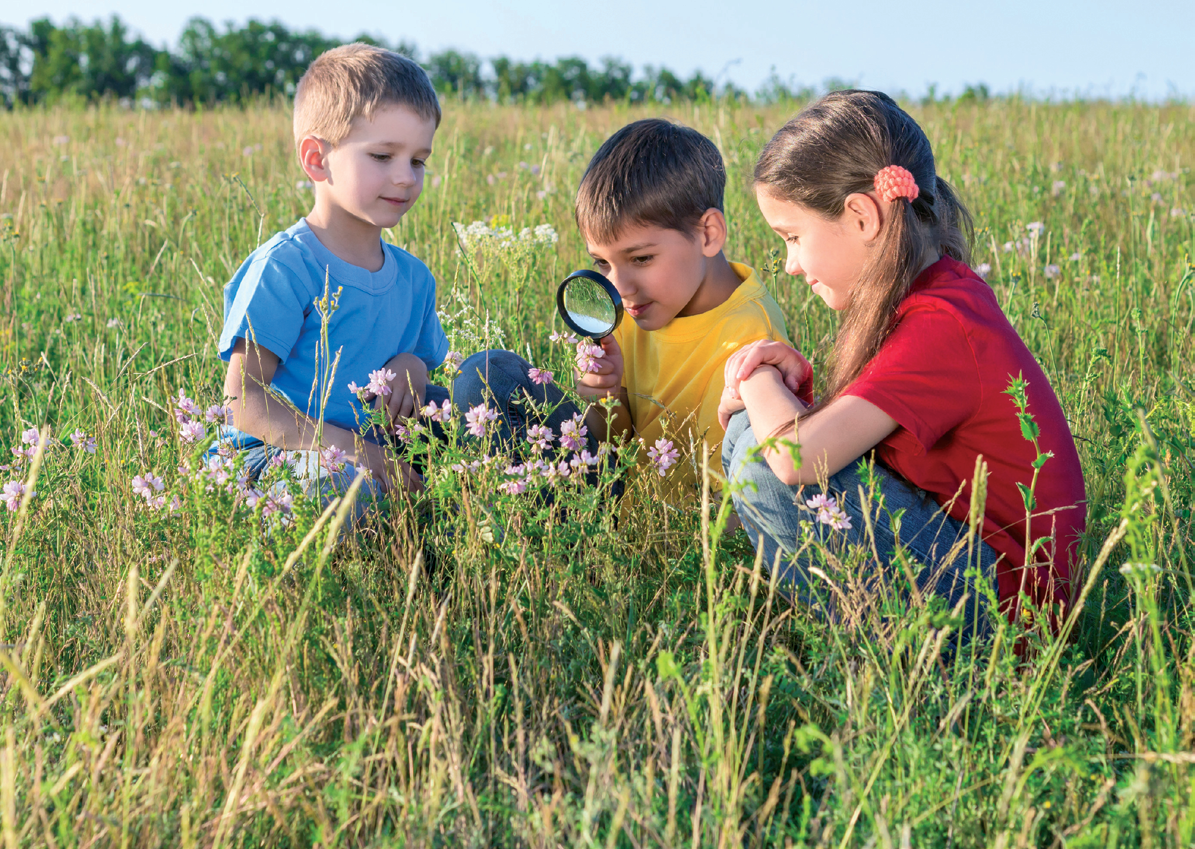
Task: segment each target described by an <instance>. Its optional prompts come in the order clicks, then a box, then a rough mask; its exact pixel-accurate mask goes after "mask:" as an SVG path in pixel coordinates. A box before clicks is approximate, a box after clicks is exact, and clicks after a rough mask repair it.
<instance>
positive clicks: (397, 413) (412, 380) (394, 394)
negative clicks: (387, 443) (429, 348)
mask: <svg viewBox="0 0 1195 849" xmlns="http://www.w3.org/2000/svg"><path fill="white" fill-rule="evenodd" d="M386 368H388V369H390V370H391V371H393V372H396V373H397V374H398V377H396V378H395V379H394V380H393V381H391V383H390V394H389V395H385V396H379V397H378V398H376V399H375V400H374V404H375V406H376V408H377V409H384V410H385V412H386V421H387V423H388V424H389V426H390V427H391V428H393V427H394V425H395V424H396V423H397V422H398V421H399V420H400V419H406V418H410V417H411V416H414V415H415V414H416V413H418V412H419V410H420V409H421V408H422V407H423V394H424V391H425V390H426V389H427V366H426V365H424V363H423V360H421V359H419V358H418V357H416V356H415V355H414V354H398V355H397V356H395V357H392V358H391V359H390V361H389V362H388V363H386ZM382 405H385V406H384V407H383V406H382Z"/></svg>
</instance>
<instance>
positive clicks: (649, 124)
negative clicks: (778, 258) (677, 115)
mask: <svg viewBox="0 0 1195 849" xmlns="http://www.w3.org/2000/svg"><path fill="white" fill-rule="evenodd" d="M725 186H726V169H725V167H724V166H723V164H722V156H721V155H720V154H719V153H718V149H717V148H716V147H714V145H713V143H712V142H711V141H710V140H709V139H707V138H706V137H705V136H703V135H701V134H700V133H698V132H697V131H696V130H693V129H690V128H689V127H683V126H679V125H677V124H672V123H670V122H668V121H664V120H659V119H649V120H644V121H636V122H634V123H633V124H628V125H627V126H625V127H623V128H622V129H621V130H619V131H618V132H616V133H615V134H614V135H613V136H611V137H610V138H609V139H607V140H606V142H605V143H604V144H603V145H602V146H601V147H600V148H599V149H598V152H597V153H596V154H595V155H594V157H593V159H592V160H591V161H590V163H589V167H588V168H587V169H586V171H585V176H584V177H583V178H582V179H581V186H580V188H579V190H578V192H577V202H576V218H577V226H578V227H579V228H580V229H581V233H582V235H583V236H584V237H585V242H586V247H587V249H588V250H589V253H590V255H591V256H592V257H593V259H594V263H595V267H596V268H597V270H598V271H600V272H601V273H602V274H604V275H605V276H606V277H608V278H609V279H610V281H611V282H612V283H613V284H614V287H615V288H616V289H617V290H618V293H619V295H621V296H622V301H623V307H624V308H625V310H626V313H627V315H628V316H630V318H632V319H633V321H630V322H628V321H624V322H623V323H622V325H621V326H620V327H619V329H618V330H617V331H616V332H615V333H614V335H613V336H608V337H606V338H605V339H603V340H602V341H601V345H602V349H603V353H604V356H603V357H601V358H598V359H596V360H595V361H594V363H593V364H592V365H590V366H589V367H590V371H588V372H585V373H579V374H578V377H577V391H578V393H579V394H581V395H582V396H585V397H588V398H592V399H595V400H596V399H599V398H604V397H608V396H610V397H617V398H618V400H619V403H618V404H617V405H616V406H615V407H614V408H613V409H612V410H611V413H610V415H611V418H610V420H609V421H607V419H606V412H605V410H604V409H602V408H601V407H599V406H597V405H594V406H593V407H591V408H590V411H589V413H588V414H587V417H586V424H587V425H588V427H589V432H590V433H591V434H596V435H600V436H606V435H609V436H610V437H612V438H616V439H617V438H622V437H625V435H627V434H628V433H630V434H633V435H634V436H636V437H639V438H641V439H642V440H643V441H644V443H645V445H646V447H647V448H655V449H656V450H655V452H652V453H653V454H654V455H655V456H659V453H660V452H661V451H664V452H666V453H670V452H668V448H669V446H667V445H665V444H664V442H663V440H666V439H667V440H671V441H672V443H673V447H674V448H675V449H676V450H678V451H680V452H684V453H687V452H688V449H689V447H690V446H693V447H694V448H698V449H700V446H701V444H702V440H705V442H706V444H708V446H709V448H710V449H711V450H712V452H713V453H712V455H711V457H710V465H711V467H712V468H714V469H719V468H721V465H720V464H721V444H722V437H723V435H724V432H723V430H722V427H721V426H720V425H719V424H718V415H717V413H718V402H719V399H720V398H721V395H722V389H723V386H724V378H723V366H724V365H725V363H726V360H727V358H728V357H729V356H730V355H731V354H732V353H734V351H736V350H738V349H739V348H741V347H742V346H744V345H746V344H748V343H750V342H754V341H756V340H758V339H774V340H777V341H781V342H785V343H787V342H788V341H789V340H788V335H787V334H786V332H785V329H784V318H783V316H782V315H781V313H780V307H779V305H778V304H777V303H776V301H775V300H774V299H773V298H772V296H771V295H770V294H768V292H767V290H766V289H765V288H764V287H763V284H762V283H760V281H759V278H758V277H757V276H756V275H755V272H754V271H753V270H752V269H751V268H749V267H748V266H746V265H741V264H739V263H734V262H729V261H727V259H726V256H725V255H724V254H723V252H722V248H723V246H724V245H725V244H726V235H727V229H726V218H725V216H724V215H723V212H722V196H723V191H724V189H725ZM648 455H649V452H648V451H644V452H642V453H641V455H640V456H641V458H642V459H643V460H644V461H645V462H648V461H650V458H649V456H648ZM665 465H667V463H665ZM698 468H699V462H698V463H692V462H681V463H680V464H679V465H678V467H677V468H676V469H675V470H674V471H672V472H671V473H670V477H671V478H672V479H673V480H672V483H673V485H674V486H676V487H678V488H679V490H680V491H682V492H683V491H688V492H690V493H691V492H695V491H696V487H698V486H699V485H700V481H699V479H698V471H697V470H698Z"/></svg>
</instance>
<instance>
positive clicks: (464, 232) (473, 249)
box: [452, 216, 560, 255]
mask: <svg viewBox="0 0 1195 849" xmlns="http://www.w3.org/2000/svg"><path fill="white" fill-rule="evenodd" d="M502 223H503V219H501V218H499V217H498V216H495V217H494V218H491V219H490V220H489V223H487V222H485V221H474V222H473V223H472V224H470V225H469V226H468V227H465V226H463V225H461V224H459V223H457V222H455V221H454V222H453V223H452V227H453V229H455V230H456V233H457V236H458V237H459V238H460V240H461V244H462V245H464V247H465V250H467V251H468V252H469V253H472V254H477V253H483V254H496V255H501V254H505V253H510V252H513V251H519V250H527V249H534V248H537V247H540V246H544V245H554V244H556V243H557V242H558V241H560V236H558V235H557V233H556V230H555V228H553V227H552V225H551V224H540V225H539V226H537V227H536V228H534V229H532V228H530V227H524V228H523V229H522V230H520V231H519V232H518V233H515V231H514V228H513V227H504V226H502Z"/></svg>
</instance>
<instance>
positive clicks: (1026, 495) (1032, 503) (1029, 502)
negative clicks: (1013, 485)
mask: <svg viewBox="0 0 1195 849" xmlns="http://www.w3.org/2000/svg"><path fill="white" fill-rule="evenodd" d="M1017 489H1019V490H1020V491H1021V500H1022V501H1024V502H1025V509H1026V510H1029V511H1032V510H1033V509H1034V508H1035V507H1037V499H1036V498H1034V497H1033V490H1031V489H1030V488H1029V487H1027V486H1025V484H1023V483H1020V482H1018V483H1017Z"/></svg>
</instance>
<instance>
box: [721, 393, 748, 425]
mask: <svg viewBox="0 0 1195 849" xmlns="http://www.w3.org/2000/svg"><path fill="white" fill-rule="evenodd" d="M745 409H747V405H746V404H744V403H743V399H742V398H740V397H739V394H738V393H737V392H735V391H734V390H732V389H731V388H730V387H729V386H727V387H726V388H724V389H723V390H722V397H721V398H719V399H718V424H720V425H722V430H726V427H727V426H728V425H729V424H730V417H731V416H733V415H734V414H735V413H737V412H738V411H739V410H745Z"/></svg>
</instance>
